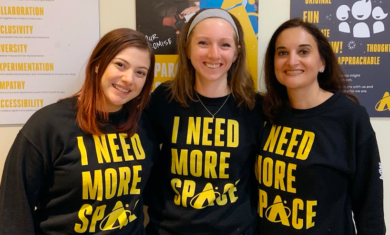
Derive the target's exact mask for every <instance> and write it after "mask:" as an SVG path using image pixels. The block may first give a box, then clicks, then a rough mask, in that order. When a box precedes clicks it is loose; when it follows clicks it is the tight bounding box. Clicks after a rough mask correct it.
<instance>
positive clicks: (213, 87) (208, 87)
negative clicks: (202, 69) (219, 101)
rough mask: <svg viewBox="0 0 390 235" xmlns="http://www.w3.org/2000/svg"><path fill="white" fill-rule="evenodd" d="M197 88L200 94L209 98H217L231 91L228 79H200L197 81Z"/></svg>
mask: <svg viewBox="0 0 390 235" xmlns="http://www.w3.org/2000/svg"><path fill="white" fill-rule="evenodd" d="M195 90H196V92H198V93H199V94H201V95H202V96H205V97H209V98H217V97H222V96H226V95H228V94H229V93H230V89H229V86H228V85H227V81H226V80H223V81H215V82H207V81H206V82H204V81H203V82H201V81H199V79H196V81H195Z"/></svg>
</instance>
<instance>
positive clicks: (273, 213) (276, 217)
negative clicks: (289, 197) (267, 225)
mask: <svg viewBox="0 0 390 235" xmlns="http://www.w3.org/2000/svg"><path fill="white" fill-rule="evenodd" d="M284 203H287V202H284ZM290 215H291V210H290V208H288V207H287V206H285V205H284V204H283V202H282V198H281V197H280V196H276V197H275V200H274V204H273V205H271V206H270V207H268V208H267V210H266V211H265V216H266V218H267V219H268V220H269V221H271V222H274V223H278V222H282V224H284V225H286V224H287V225H288V224H289V222H288V217H290Z"/></svg>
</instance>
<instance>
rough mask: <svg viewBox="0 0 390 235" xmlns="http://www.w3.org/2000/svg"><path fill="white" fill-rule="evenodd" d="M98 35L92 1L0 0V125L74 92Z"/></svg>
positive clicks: (21, 119) (96, 12) (96, 10)
mask: <svg viewBox="0 0 390 235" xmlns="http://www.w3.org/2000/svg"><path fill="white" fill-rule="evenodd" d="M98 40H99V2H98V1H96V0H83V1H79V0H66V1H60V0H39V1H37V0H24V1H23V0H14V1H9V0H0V124H23V123H25V122H26V121H27V120H28V118H29V117H30V116H31V115H32V114H33V113H34V112H35V111H37V110H38V109H40V108H42V107H44V106H46V105H49V104H51V103H54V102H56V101H57V100H58V99H61V98H65V97H67V96H70V95H72V94H74V93H76V92H77V91H78V90H79V89H80V87H81V85H82V83H83V80H84V72H85V65H86V62H87V60H88V57H89V55H90V54H91V52H92V50H93V47H94V45H95V44H96V43H97V41H98Z"/></svg>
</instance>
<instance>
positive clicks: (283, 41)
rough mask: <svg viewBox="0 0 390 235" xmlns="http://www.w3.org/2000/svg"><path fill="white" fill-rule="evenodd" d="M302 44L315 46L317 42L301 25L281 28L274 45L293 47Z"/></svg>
mask: <svg viewBox="0 0 390 235" xmlns="http://www.w3.org/2000/svg"><path fill="white" fill-rule="evenodd" d="M302 44H309V45H311V46H316V47H317V42H316V40H315V39H314V37H313V36H312V35H311V34H310V33H308V32H307V31H306V30H305V29H304V28H302V27H295V28H289V29H285V30H283V31H282V32H281V33H280V34H279V36H278V37H277V38H276V43H275V46H276V47H279V46H284V47H293V46H299V45H302Z"/></svg>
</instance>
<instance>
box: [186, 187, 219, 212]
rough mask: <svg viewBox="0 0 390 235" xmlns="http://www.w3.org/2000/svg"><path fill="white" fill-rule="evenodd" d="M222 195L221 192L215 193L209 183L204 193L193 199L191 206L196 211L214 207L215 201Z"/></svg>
mask: <svg viewBox="0 0 390 235" xmlns="http://www.w3.org/2000/svg"><path fill="white" fill-rule="evenodd" d="M217 189H218V187H216V188H215V190H217ZM216 195H217V196H216ZM220 195H221V194H220V193H219V192H215V191H214V189H213V185H212V184H211V183H208V184H206V186H205V187H204V189H203V191H202V192H200V193H198V194H197V195H196V196H195V197H193V198H192V199H191V202H190V204H191V206H192V207H193V208H195V209H203V208H206V207H208V206H214V201H215V199H216V198H217V197H219V196H220ZM206 201H207V202H206Z"/></svg>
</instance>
